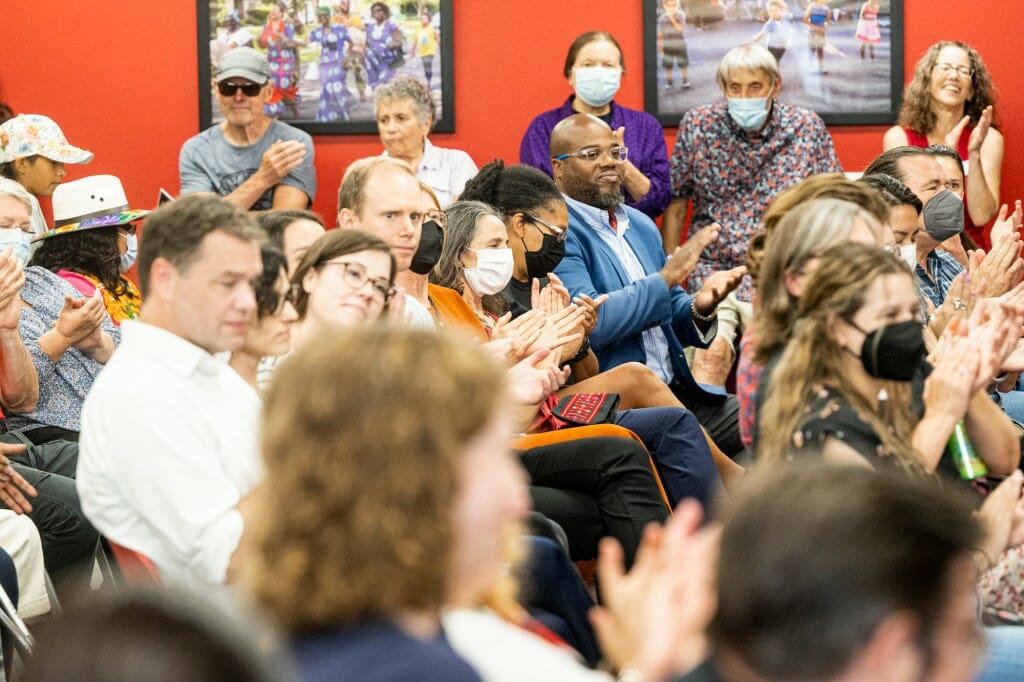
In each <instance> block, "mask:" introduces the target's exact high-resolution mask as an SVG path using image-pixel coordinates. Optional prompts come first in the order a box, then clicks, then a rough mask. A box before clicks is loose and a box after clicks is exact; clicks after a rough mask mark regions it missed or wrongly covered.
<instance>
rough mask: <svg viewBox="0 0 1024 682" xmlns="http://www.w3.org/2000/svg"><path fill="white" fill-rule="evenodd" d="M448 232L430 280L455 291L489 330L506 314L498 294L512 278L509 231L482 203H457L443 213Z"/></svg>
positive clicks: (491, 209)
mask: <svg viewBox="0 0 1024 682" xmlns="http://www.w3.org/2000/svg"><path fill="white" fill-rule="evenodd" d="M445 214H446V215H447V222H448V229H447V233H446V234H445V240H444V248H443V249H442V251H441V259H440V260H439V261H438V263H437V265H436V266H435V268H434V270H433V272H431V273H430V281H431V282H433V283H434V284H437V285H440V286H443V287H448V288H450V289H455V290H456V291H458V292H460V293H461V294H462V298H463V299H465V301H466V303H468V304H469V307H470V308H471V309H472V310H473V312H474V313H476V316H477V317H478V318H479V319H480V322H481V323H483V325H484V326H485V327H487V328H488V329H493V327H494V323H495V322H496V321H497V319H498V317H499V316H500V315H502V314H504V312H505V307H506V305H505V302H504V298H503V297H502V296H501V292H502V291H503V290H504V289H505V287H506V286H508V283H509V280H511V279H512V269H513V260H512V249H510V248H509V246H508V231H507V230H506V229H505V223H504V222H503V221H502V219H501V216H500V215H499V214H498V212H497V211H496V210H494V209H493V208H491V207H490V206H488V205H487V204H485V203H483V202H481V201H458V202H456V203H454V204H452V205H451V206H449V207H448V209H447V210H446V211H445Z"/></svg>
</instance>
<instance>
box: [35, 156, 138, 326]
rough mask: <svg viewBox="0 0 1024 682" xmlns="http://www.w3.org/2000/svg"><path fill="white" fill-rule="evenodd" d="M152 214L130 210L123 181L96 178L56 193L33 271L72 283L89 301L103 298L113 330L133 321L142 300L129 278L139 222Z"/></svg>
mask: <svg viewBox="0 0 1024 682" xmlns="http://www.w3.org/2000/svg"><path fill="white" fill-rule="evenodd" d="M149 213H150V211H147V210H142V209H133V208H129V207H128V198H127V197H126V196H125V193H124V188H123V187H122V186H121V181H120V180H118V179H117V178H116V177H114V176H113V175H91V176H89V177H85V178H82V179H80V180H74V181H72V182H69V183H67V184H64V185H61V186H60V187H58V188H57V190H56V191H55V192H54V193H53V229H52V230H48V231H47V232H44V233H43V234H41V235H39V236H38V237H36V238H35V239H34V240H33V242H35V244H37V245H38V248H37V249H36V251H35V253H34V254H33V255H32V262H31V264H32V265H39V266H41V267H44V268H46V269H47V270H49V271H50V272H53V273H55V274H57V275H58V276H59V277H61V278H62V279H65V280H67V281H68V282H69V283H70V284H71V285H72V286H73V287H75V288H76V289H78V291H80V292H81V293H82V294H84V295H86V296H92V295H93V293H94V292H95V291H96V290H99V291H101V292H102V295H103V303H104V305H105V306H106V309H107V314H108V315H110V319H111V320H112V321H113V323H114V324H120V323H121V321H122V320H126V319H130V318H134V317H136V316H137V315H138V313H139V307H140V305H141V303H142V297H141V295H140V294H139V290H138V289H137V288H136V286H135V284H134V283H133V282H132V281H131V280H129V279H128V278H127V277H124V276H123V275H122V274H121V273H122V272H125V271H126V270H128V268H130V267H131V266H132V265H133V264H134V262H135V256H136V254H137V253H138V239H137V238H136V236H135V229H136V226H135V225H134V223H135V222H136V221H139V220H141V219H142V218H145V217H146V216H147V215H149Z"/></svg>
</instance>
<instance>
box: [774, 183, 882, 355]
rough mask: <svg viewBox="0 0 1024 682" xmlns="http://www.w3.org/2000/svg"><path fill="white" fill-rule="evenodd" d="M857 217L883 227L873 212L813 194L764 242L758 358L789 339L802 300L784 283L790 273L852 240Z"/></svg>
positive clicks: (781, 221)
mask: <svg viewBox="0 0 1024 682" xmlns="http://www.w3.org/2000/svg"><path fill="white" fill-rule="evenodd" d="M858 219H859V220H862V221H864V223H865V224H867V226H868V227H869V228H870V229H871V230H872V231H873V232H875V234H878V232H879V230H881V226H880V225H879V224H878V221H877V220H875V218H874V217H873V216H872V215H871V214H869V213H868V212H867V211H865V210H864V209H862V208H861V207H860V206H857V205H856V204H854V203H851V202H849V201H843V200H842V199H813V200H811V201H808V202H806V203H803V204H800V205H799V206H797V207H796V208H794V209H793V210H791V211H789V212H788V213H786V215H785V217H784V218H783V219H782V220H780V221H779V223H778V225H777V226H776V228H775V230H774V231H773V232H772V233H771V236H769V237H768V241H767V244H766V245H765V253H764V260H763V261H762V263H761V276H760V277H759V278H758V282H757V294H758V305H759V308H758V311H757V318H756V322H755V324H756V326H757V347H756V348H755V350H754V361H755V362H757V363H759V364H762V365H763V364H765V363H767V362H768V361H769V360H771V359H772V357H774V356H775V354H776V353H778V352H779V351H780V350H782V348H783V347H784V346H785V345H786V342H787V341H788V340H789V337H790V334H791V331H792V330H791V327H792V325H793V322H794V321H795V320H796V307H797V303H798V302H797V300H796V297H795V296H793V295H792V294H791V293H789V290H788V289H787V288H786V275H787V273H792V272H796V271H797V270H799V269H800V268H802V267H803V266H804V265H805V264H806V263H807V261H809V260H811V259H812V258H814V257H816V256H818V255H820V254H821V252H822V251H824V250H825V249H826V248H828V247H829V246H831V245H833V244H836V243H837V242H845V241H847V240H849V237H850V232H852V231H853V227H854V225H855V224H856V222H855V221H856V220H858Z"/></svg>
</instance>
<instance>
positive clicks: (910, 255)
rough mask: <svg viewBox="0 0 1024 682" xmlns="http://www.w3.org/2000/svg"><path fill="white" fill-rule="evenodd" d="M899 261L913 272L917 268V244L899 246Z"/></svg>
mask: <svg viewBox="0 0 1024 682" xmlns="http://www.w3.org/2000/svg"><path fill="white" fill-rule="evenodd" d="M900 260H902V261H903V262H904V263H906V264H907V265H909V266H910V269H911V270H915V269H916V268H917V244H906V245H904V246H901V247H900Z"/></svg>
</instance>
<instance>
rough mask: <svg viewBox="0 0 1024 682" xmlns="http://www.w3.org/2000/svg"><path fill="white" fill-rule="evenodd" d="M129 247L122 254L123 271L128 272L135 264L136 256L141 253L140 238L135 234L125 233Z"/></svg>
mask: <svg viewBox="0 0 1024 682" xmlns="http://www.w3.org/2000/svg"><path fill="white" fill-rule="evenodd" d="M125 244H126V246H127V248H126V249H125V252H124V253H122V254H121V272H128V270H129V268H131V267H132V266H133V265H135V258H136V257H137V256H138V255H139V239H138V237H136V236H135V235H134V234H128V235H125Z"/></svg>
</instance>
